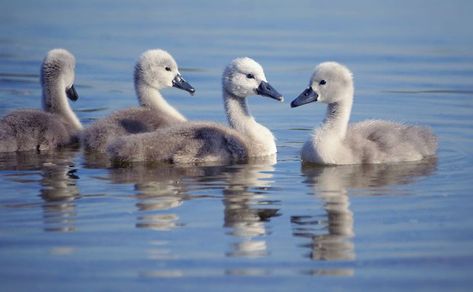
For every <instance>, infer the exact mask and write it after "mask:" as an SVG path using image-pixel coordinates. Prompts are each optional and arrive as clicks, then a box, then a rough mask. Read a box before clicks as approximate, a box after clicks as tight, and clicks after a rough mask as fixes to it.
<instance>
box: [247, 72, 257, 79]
mask: <svg viewBox="0 0 473 292" xmlns="http://www.w3.org/2000/svg"><path fill="white" fill-rule="evenodd" d="M246 78H248V79H255V75H253V74H251V73H248V74H246Z"/></svg>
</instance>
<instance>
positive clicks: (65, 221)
mask: <svg viewBox="0 0 473 292" xmlns="http://www.w3.org/2000/svg"><path fill="white" fill-rule="evenodd" d="M77 153H78V152H77V151H75V150H72V149H64V150H61V151H56V152H44V153H37V152H35V151H33V152H29V151H28V152H16V153H1V154H0V169H1V170H15V171H22V172H21V173H18V174H12V175H11V176H10V178H11V179H15V178H14V177H15V176H16V177H17V178H18V176H23V175H25V171H39V174H40V176H41V178H40V182H39V185H40V189H39V196H40V197H41V198H42V200H43V202H42V209H43V225H44V230H45V231H52V232H70V231H74V230H75V218H76V210H75V200H76V199H78V198H79V197H80V193H79V189H78V188H77V184H76V181H77V179H78V176H77V175H76V174H75V172H76V168H75V166H74V158H75V156H76V155H77Z"/></svg>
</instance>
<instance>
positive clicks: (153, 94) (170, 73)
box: [82, 49, 195, 152]
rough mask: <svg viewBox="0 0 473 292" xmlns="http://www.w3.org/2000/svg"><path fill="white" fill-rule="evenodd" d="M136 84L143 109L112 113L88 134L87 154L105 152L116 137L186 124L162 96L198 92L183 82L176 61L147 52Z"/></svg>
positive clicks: (139, 64)
mask: <svg viewBox="0 0 473 292" xmlns="http://www.w3.org/2000/svg"><path fill="white" fill-rule="evenodd" d="M134 80H135V81H134V82H135V91H136V95H137V97H138V101H139V104H140V107H137V108H130V109H124V110H120V111H117V112H115V113H112V114H111V115H110V116H108V117H106V118H104V119H102V120H99V121H97V122H95V123H94V124H92V125H91V126H90V127H88V128H87V129H86V130H84V132H83V135H82V142H83V145H84V146H85V148H86V149H87V150H93V151H98V152H105V151H106V149H107V145H108V143H109V142H110V141H111V140H112V139H114V138H116V137H119V136H124V135H129V134H136V133H144V132H150V131H153V130H156V129H158V128H160V127H166V126H169V125H174V124H176V123H180V122H185V121H186V118H185V117H184V116H183V115H181V114H180V113H179V112H178V111H177V110H176V109H175V108H174V107H172V106H171V105H170V104H169V103H167V101H166V100H165V99H164V97H163V96H162V95H161V94H160V93H159V90H160V89H164V88H169V87H176V88H179V89H182V90H185V91H187V92H189V93H191V94H194V92H195V89H194V88H193V87H192V86H191V85H190V84H189V83H187V81H185V80H184V79H183V78H182V76H181V74H180V73H179V70H178V66H177V63H176V61H175V60H174V58H173V57H172V56H171V55H170V54H169V53H168V52H166V51H164V50H160V49H154V50H148V51H146V52H144V53H143V54H142V55H141V57H140V58H139V60H138V62H137V63H136V66H135V72H134Z"/></svg>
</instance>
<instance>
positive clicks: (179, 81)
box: [172, 74, 195, 95]
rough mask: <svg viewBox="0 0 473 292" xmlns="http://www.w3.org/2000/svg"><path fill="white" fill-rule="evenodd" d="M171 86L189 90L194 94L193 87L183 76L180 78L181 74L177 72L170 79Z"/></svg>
mask: <svg viewBox="0 0 473 292" xmlns="http://www.w3.org/2000/svg"><path fill="white" fill-rule="evenodd" d="M172 86H173V87H176V88H179V89H182V90H185V91H187V92H189V93H190V94H191V95H194V92H195V89H194V87H192V85H190V84H189V83H188V82H187V81H186V80H184V78H182V76H181V74H177V75H176V77H174V79H173V80H172Z"/></svg>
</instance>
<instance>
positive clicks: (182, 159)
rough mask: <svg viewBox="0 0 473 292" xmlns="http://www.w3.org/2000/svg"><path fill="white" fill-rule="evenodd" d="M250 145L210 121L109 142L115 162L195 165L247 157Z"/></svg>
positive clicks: (231, 131)
mask: <svg viewBox="0 0 473 292" xmlns="http://www.w3.org/2000/svg"><path fill="white" fill-rule="evenodd" d="M249 149H251V144H250V143H249V141H247V139H245V138H244V137H243V136H242V135H241V134H239V133H238V132H237V131H236V130H234V129H231V128H228V127H226V126H223V125H219V124H216V123H210V122H187V123H182V124H180V125H177V126H173V127H168V128H162V129H158V130H156V131H154V132H150V133H143V134H137V135H129V136H123V137H120V138H118V139H116V140H115V141H114V142H113V143H111V145H110V147H109V148H108V153H109V155H110V156H111V157H112V158H113V161H114V162H115V163H119V164H120V163H123V162H125V163H126V162H135V161H162V162H168V163H181V164H194V163H203V162H215V161H234V160H243V159H246V158H248V157H249V156H250V155H251V154H250V153H249Z"/></svg>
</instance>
